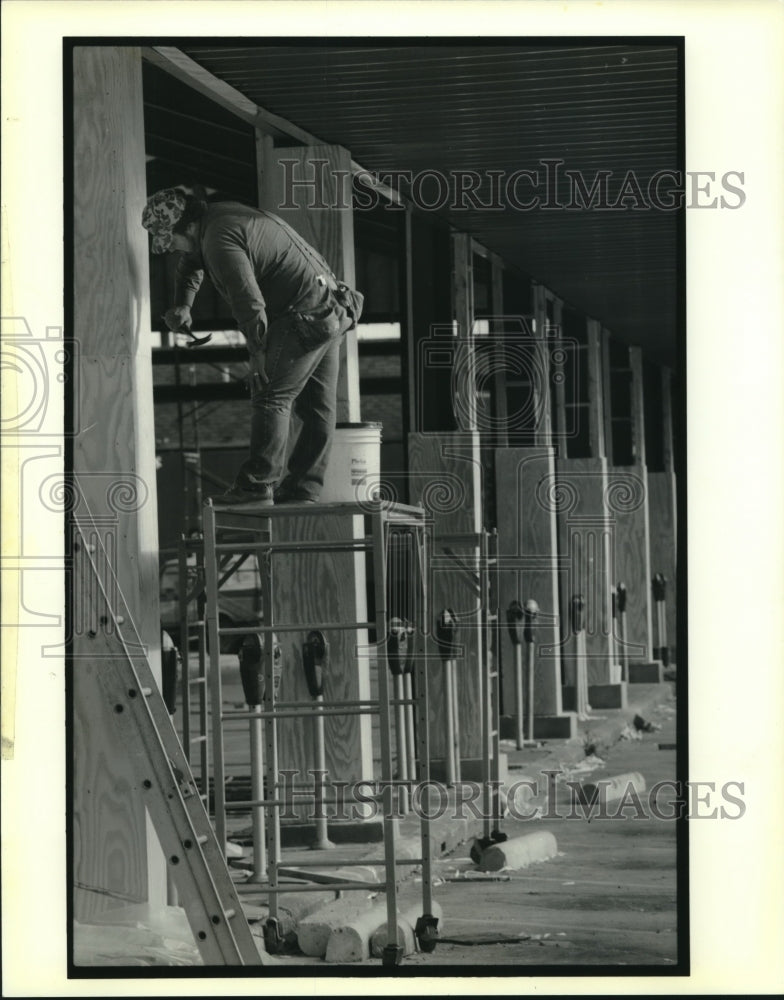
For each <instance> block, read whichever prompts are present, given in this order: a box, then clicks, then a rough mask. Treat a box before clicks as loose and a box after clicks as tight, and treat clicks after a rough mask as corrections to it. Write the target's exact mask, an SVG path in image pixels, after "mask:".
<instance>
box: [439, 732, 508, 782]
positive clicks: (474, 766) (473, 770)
mask: <svg viewBox="0 0 784 1000" xmlns="http://www.w3.org/2000/svg"><path fill="white" fill-rule="evenodd" d="M502 735H503V734H502ZM508 777H509V767H508V757H507V755H506V754H505V753H501V754H499V755H498V779H499V781H502V782H503V781H506V779H507V778H508ZM483 778H484V761H483V760H482V758H481V757H462V758H461V759H460V780H461V781H482V779H483ZM430 780H431V781H440V782H446V761H445V760H444V759H443V757H440V758H438V757H437V758H435V759H434V760H431V761H430Z"/></svg>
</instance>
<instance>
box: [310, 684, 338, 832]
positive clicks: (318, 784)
mask: <svg viewBox="0 0 784 1000" xmlns="http://www.w3.org/2000/svg"><path fill="white" fill-rule="evenodd" d="M315 700H316V703H317V704H320V703H323V701H324V695H323V694H319V695H317V696H316V699H315ZM313 748H314V753H315V763H316V767H315V769H314V781H315V787H314V789H313V798H314V805H313V813H314V816H315V818H316V833H315V839H314V840H313V843H312V844H311V845H310V846H311V849H312V850H314V851H323V850H326V849H328V848H331V847H334V846H335V845H334V844H333V843H332V841H331V840H330V839H329V830H328V828H327V814H326V812H325V811H324V805H325V796H324V778H325V777H326V774H327V753H326V736H325V733H324V715H323V713H319V714H317V715H316V716H315V717H314V719H313ZM317 775H318V776H319V777H316V776H317Z"/></svg>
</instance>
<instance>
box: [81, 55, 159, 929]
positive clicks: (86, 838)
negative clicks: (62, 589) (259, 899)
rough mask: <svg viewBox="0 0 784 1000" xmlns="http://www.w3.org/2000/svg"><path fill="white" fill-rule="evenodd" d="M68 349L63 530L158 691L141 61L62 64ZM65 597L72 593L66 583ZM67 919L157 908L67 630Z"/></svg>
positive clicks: (138, 835) (155, 858)
mask: <svg viewBox="0 0 784 1000" xmlns="http://www.w3.org/2000/svg"><path fill="white" fill-rule="evenodd" d="M73 83H74V91H73V113H74V180H75V184H74V188H75V190H74V193H73V196H74V339H75V340H76V342H77V343H78V345H79V347H80V353H81V358H80V371H79V383H78V384H79V388H80V392H79V396H78V398H77V399H75V400H74V405H75V406H78V407H79V408H80V417H79V421H78V422H77V424H76V426H78V427H81V428H83V430H81V432H80V433H79V435H78V437H77V438H76V439H75V441H74V448H73V463H74V473H75V483H74V485H75V487H76V502H75V505H74V509H73V517H74V518H75V519H79V520H82V519H84V522H85V524H90V523H91V522H97V524H98V525H99V526H100V531H101V534H102V539H103V544H104V545H105V548H106V551H107V555H108V561H107V564H106V567H105V568H106V573H107V575H108V576H110V577H112V578H113V579H116V584H115V583H112V586H115V585H116V587H118V588H119V589H120V590H121V592H122V595H123V598H124V600H125V602H126V604H127V606H128V608H129V610H130V612H131V616H132V619H133V621H132V623H129V627H131V625H132V627H133V628H134V629H135V631H136V633H137V635H138V637H139V641H140V642H141V643H142V644H143V645H145V646H146V647H147V655H148V658H149V660H150V663H151V665H152V667H153V670H154V671H155V673H156V679H157V680H158V683H160V614H159V608H158V524H157V511H156V473H155V434H154V428H153V401H152V366H151V344H150V305H149V271H148V246H147V235H146V233H145V231H144V229H142V226H141V215H142V209H143V208H144V203H145V200H146V191H145V186H144V176H145V172H144V162H145V151H144V122H143V111H142V108H143V101H142V74H141V56H140V52H139V49H137V48H133V47H128V46H123V47H112V46H84V47H77V48H75V49H74V52H73ZM72 585H73V587H74V593H76V592H77V589H78V591H79V592H82V588H83V587H84V586H85V581H83V580H79V579H76V580H73V581H72ZM73 625H74V633H75V634H74V647H73V650H74V660H73V725H72V728H71V732H72V733H73V740H74V788H73V791H74V803H73V851H74V857H73V863H74V868H73V874H74V881H75V891H74V916H75V918H76V919H77V920H82V921H86V922H89V921H90V920H91V919H93V918H94V917H96V916H97V915H98V914H99V913H100V912H101V911H103V910H106V909H110V908H113V907H118V906H123V905H127V904H128V903H133V902H141V901H144V900H148V901H149V902H150V903H151V904H153V905H155V904H161V905H162V904H164V903H165V902H166V872H165V866H164V863H163V856H162V854H161V851H160V848H159V846H158V842H157V837H156V836H155V834H154V832H153V830H152V827H151V825H150V824H149V822H147V821H146V819H145V809H144V805H143V804H142V800H141V797H140V795H139V793H138V790H137V787H136V780H135V778H134V777H133V774H132V772H131V770H130V766H129V764H128V760H127V748H126V747H124V746H122V745H121V744H120V743H119V741H118V739H117V732H116V729H115V727H114V725H113V720H112V716H111V711H110V708H109V706H108V705H107V703H106V698H105V696H104V694H103V693H102V689H101V687H100V685H99V683H98V680H97V678H98V674H99V672H100V670H101V662H100V660H95V659H91V657H90V653H89V643H88V642H86V636H85V626H86V623H85V622H79V621H74V623H73Z"/></svg>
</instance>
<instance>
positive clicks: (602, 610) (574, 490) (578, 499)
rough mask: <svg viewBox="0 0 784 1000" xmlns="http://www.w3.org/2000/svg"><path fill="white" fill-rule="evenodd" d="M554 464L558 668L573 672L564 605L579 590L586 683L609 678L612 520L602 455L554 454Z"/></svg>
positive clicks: (573, 653) (605, 681) (573, 641)
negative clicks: (560, 565)
mask: <svg viewBox="0 0 784 1000" xmlns="http://www.w3.org/2000/svg"><path fill="white" fill-rule="evenodd" d="M555 468H556V477H557V478H556V490H557V492H558V497H557V500H556V505H557V507H558V514H557V518H558V550H559V554H560V555H561V558H562V560H563V571H562V573H561V574H560V578H559V580H560V588H561V591H560V593H561V607H562V608H563V609H565V613H564V614H563V615H562V617H561V641H562V642H563V644H564V650H563V653H564V671H565V674H566V676H567V678H569V677H572V676H573V673H574V668H575V663H576V659H575V658H576V655H577V649H576V636H575V635H574V634H573V632H572V628H571V620H570V615H569V613H568V609H569V608H570V607H571V600H572V597H573V596H574V595H575V594H582V596H583V598H584V599H585V612H584V622H585V653H586V656H587V662H588V683H589V684H609V683H610V665H611V661H612V640H611V637H612V604H611V590H610V588H611V586H612V579H611V566H612V564H611V558H612V547H613V543H614V523H613V521H612V520H611V519H610V518H609V517H608V511H607V499H606V497H607V485H608V484H607V465H606V462H605V461H604V459H602V458H583V459H578V458H573V459H563V458H558V459H556V462H555ZM567 683H568V681H567Z"/></svg>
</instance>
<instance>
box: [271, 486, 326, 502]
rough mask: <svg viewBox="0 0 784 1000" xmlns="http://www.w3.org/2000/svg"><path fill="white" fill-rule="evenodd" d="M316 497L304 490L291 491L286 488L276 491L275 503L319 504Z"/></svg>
mask: <svg viewBox="0 0 784 1000" xmlns="http://www.w3.org/2000/svg"><path fill="white" fill-rule="evenodd" d="M317 502H318V500H317V498H316V497H314V496H311V495H310V494H309V493H305V492H304V491H303V490H296V489H295V490H289V489H287V488H286V487H285V486H283V487H281V488H280V489H277V490H275V503H276V504H283V503H317Z"/></svg>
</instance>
